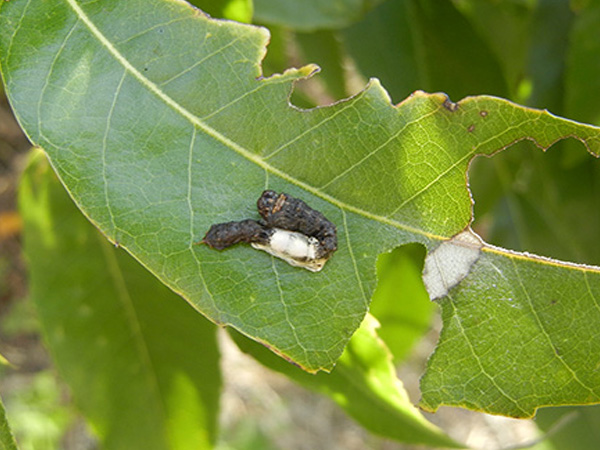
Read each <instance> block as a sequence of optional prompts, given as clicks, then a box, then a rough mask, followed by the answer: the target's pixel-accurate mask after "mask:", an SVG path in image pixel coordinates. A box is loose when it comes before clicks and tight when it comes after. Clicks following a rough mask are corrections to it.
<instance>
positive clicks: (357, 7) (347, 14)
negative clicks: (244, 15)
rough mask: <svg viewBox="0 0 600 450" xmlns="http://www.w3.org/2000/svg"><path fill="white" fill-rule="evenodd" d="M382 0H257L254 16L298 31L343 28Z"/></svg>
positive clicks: (255, 1)
mask: <svg viewBox="0 0 600 450" xmlns="http://www.w3.org/2000/svg"><path fill="white" fill-rule="evenodd" d="M381 1H383V0H304V1H302V2H298V1H296V0H254V8H255V14H254V16H255V18H256V19H257V20H259V21H261V22H265V23H268V24H273V25H283V26H288V27H290V28H294V29H296V30H298V31H315V30H319V29H324V28H327V29H331V28H341V27H344V26H347V25H348V24H350V23H352V22H354V21H355V20H357V19H358V18H360V17H361V16H362V15H363V14H364V12H365V11H367V10H368V9H369V8H371V7H372V6H373V5H375V4H377V3H379V2H381Z"/></svg>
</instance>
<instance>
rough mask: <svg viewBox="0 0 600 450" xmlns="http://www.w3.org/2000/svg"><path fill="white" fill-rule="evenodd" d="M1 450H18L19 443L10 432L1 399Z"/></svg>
mask: <svg viewBox="0 0 600 450" xmlns="http://www.w3.org/2000/svg"><path fill="white" fill-rule="evenodd" d="M0 450H17V443H16V442H15V438H14V436H13V435H12V432H11V431H10V426H9V425H8V420H7V419H6V411H5V410H4V405H3V404H2V399H0Z"/></svg>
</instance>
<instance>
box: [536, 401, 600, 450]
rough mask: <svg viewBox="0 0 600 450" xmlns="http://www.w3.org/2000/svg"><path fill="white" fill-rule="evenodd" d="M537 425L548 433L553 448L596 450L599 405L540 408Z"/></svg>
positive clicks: (599, 433) (598, 433)
mask: <svg viewBox="0 0 600 450" xmlns="http://www.w3.org/2000/svg"><path fill="white" fill-rule="evenodd" d="M535 422H536V423H537V425H538V427H539V428H540V429H541V430H543V431H545V432H546V433H549V436H548V439H549V440H550V442H551V443H552V445H553V446H554V448H555V450H571V449H577V450H596V449H597V448H598V442H600V406H599V405H596V406H568V407H562V408H541V409H540V410H539V411H538V413H537V414H536V416H535Z"/></svg>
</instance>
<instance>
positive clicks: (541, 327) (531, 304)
mask: <svg viewBox="0 0 600 450" xmlns="http://www.w3.org/2000/svg"><path fill="white" fill-rule="evenodd" d="M511 261H512V263H513V268H514V269H515V275H516V278H517V280H518V281H519V286H520V288H521V291H522V292H523V294H524V296H525V298H526V299H527V302H528V304H529V309H530V311H531V313H532V315H533V317H534V319H535V321H536V323H537V326H538V328H539V329H540V332H541V333H542V335H543V336H544V339H545V340H546V342H547V343H548V346H549V347H550V349H551V350H552V353H553V354H554V356H555V357H556V358H557V359H558V360H559V361H560V363H561V364H562V365H563V366H564V368H565V369H567V371H568V372H569V373H570V374H571V376H572V377H573V379H574V380H575V381H576V382H577V384H579V385H580V386H581V387H582V388H584V389H586V390H587V391H588V392H590V393H591V394H593V395H594V397H597V396H598V395H597V394H596V392H595V391H594V389H592V388H590V387H589V386H587V385H586V384H585V383H584V382H583V381H581V380H580V379H579V377H578V376H577V373H576V372H575V371H574V370H573V369H572V368H571V366H569V365H568V364H567V362H566V361H565V360H564V358H563V357H562V356H561V355H560V354H559V353H558V351H557V350H556V347H555V346H554V344H553V343H552V338H551V336H550V334H548V332H547V331H546V328H545V327H544V324H543V323H542V321H541V319H540V317H539V315H538V313H537V311H536V310H535V307H534V305H533V301H532V299H531V297H530V295H529V292H528V291H527V289H526V288H525V284H524V283H523V279H522V278H521V274H520V273H519V268H518V266H517V264H516V262H515V261H514V260H511Z"/></svg>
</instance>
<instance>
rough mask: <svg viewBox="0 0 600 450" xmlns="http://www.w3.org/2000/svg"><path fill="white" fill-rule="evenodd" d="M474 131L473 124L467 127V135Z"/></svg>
mask: <svg viewBox="0 0 600 450" xmlns="http://www.w3.org/2000/svg"><path fill="white" fill-rule="evenodd" d="M474 129H475V124H471V125H469V128H467V131H468V132H469V133H472V132H473V130H474Z"/></svg>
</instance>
